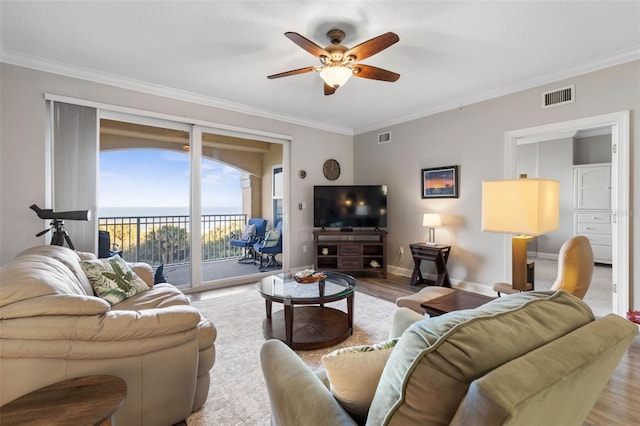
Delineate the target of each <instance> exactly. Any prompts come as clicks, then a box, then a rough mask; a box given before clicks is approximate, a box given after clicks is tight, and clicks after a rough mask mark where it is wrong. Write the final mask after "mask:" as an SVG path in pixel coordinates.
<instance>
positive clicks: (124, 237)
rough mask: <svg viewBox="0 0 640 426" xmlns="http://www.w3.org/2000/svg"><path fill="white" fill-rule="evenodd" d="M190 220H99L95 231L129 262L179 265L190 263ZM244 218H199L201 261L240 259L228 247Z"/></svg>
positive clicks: (144, 217)
mask: <svg viewBox="0 0 640 426" xmlns="http://www.w3.org/2000/svg"><path fill="white" fill-rule="evenodd" d="M189 222H190V221H189V216H126V217H122V216H121V217H101V218H99V220H98V229H99V230H101V231H108V232H109V234H110V237H111V244H112V247H110V249H111V250H122V251H123V258H124V259H125V260H126V261H128V262H146V263H148V264H150V265H151V266H157V265H160V264H163V263H164V264H165V265H180V264H186V263H189V262H190V256H191V249H190V247H191V237H190V233H191V232H192V231H193V229H192V227H191V226H190V223H189ZM246 222H247V215H246V214H226V215H202V221H201V223H200V230H199V231H200V235H201V236H202V261H203V262H207V261H212V260H222V259H228V258H233V257H238V256H241V255H242V254H243V253H242V250H241V249H238V248H237V247H232V246H231V236H232V235H234V234H237V233H241V232H242V230H243V228H244V225H245V223H246Z"/></svg>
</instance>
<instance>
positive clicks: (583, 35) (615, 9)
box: [0, 0, 640, 134]
mask: <svg viewBox="0 0 640 426" xmlns="http://www.w3.org/2000/svg"><path fill="white" fill-rule="evenodd" d="M0 5H1V9H0V14H1V17H0V18H1V21H0V23H1V30H0V41H1V45H0V46H1V51H0V54H1V56H0V58H1V60H2V62H7V63H13V64H17V65H24V66H29V67H33V68H37V69H44V70H48V71H53V72H57V73H62V74H68V75H72V76H76V77H80V78H86V79H89V80H94V81H99V82H106V83H109V84H115V85H118V86H122V87H128V88H134V89H137V90H143V91H147V92H153V93H159V94H163V95H165V96H172V97H177V98H182V99H188V100H191V101H195V102H201V103H204V104H208V105H214V106H223V107H225V108H228V109H232V110H237V111H244V112H250V113H254V114H258V115H262V116H267V117H272V118H279V119H284V120H287V121H291V122H297V123H303V124H308V125H313V126H317V127H320V128H326V129H330V130H334V131H339V132H343V133H347V134H352V133H356V134H357V133H361V132H363V131H367V130H372V129H377V128H380V127H383V126H386V125H390V124H393V123H398V122H403V121H406V120H409V119H413V118H417V117H421V116H424V115H428V114H433V113H435V112H439V111H444V110H448V109H452V108H458V107H460V106H464V105H468V104H470V103H473V102H477V101H480V100H484V99H489V98H492V97H495V96H499V95H503V94H506V93H511V92H514V91H517V90H522V89H525V88H529V87H533V86H536V85H539V84H544V83H548V82H552V81H556V80H559V79H562V78H566V77H570V76H574V75H578V74H581V73H584V72H588V71H592V70H595V69H600V68H603V67H607V66H610V65H615V64H619V63H624V62H627V61H630V60H634V59H639V58H640V1H623V2H613V1H586V2H582V1H544V2H543V1H499V2H485V1H331V2H329V1H314V2H302V1H187V2H183V1H162V2H160V1H155V2H151V1H118V2H116V1H71V2H66V1H65V2H63V1H8V0H1V3H0ZM334 27H338V28H341V29H343V30H344V31H345V32H346V33H347V36H346V38H345V40H344V42H343V44H344V45H346V46H350V47H353V46H355V45H356V44H359V43H361V42H363V41H365V40H368V39H370V38H372V37H375V36H378V35H380V34H383V33H385V32H387V31H393V32H395V33H396V34H398V35H399V37H400V41H399V42H398V43H397V44H395V45H393V46H391V47H390V48H388V49H386V50H384V51H382V52H380V53H378V54H377V55H375V56H373V57H371V58H368V59H366V60H364V61H363V63H365V64H368V65H373V66H376V67H380V68H384V69H388V70H390V71H394V72H397V73H399V74H400V75H401V77H400V80H398V81H397V82H395V83H387V82H380V81H374V80H367V79H363V78H352V79H351V80H350V81H349V82H348V83H347V84H346V85H345V86H344V87H341V88H340V89H339V90H338V91H337V92H336V94H335V95H333V96H324V94H323V89H322V81H321V79H320V77H319V76H318V75H317V74H316V73H308V74H302V75H297V76H292V77H286V78H280V79H276V80H268V79H267V78H266V76H267V75H270V74H275V73H278V72H282V71H288V70H292V69H297V68H302V67H306V66H310V65H318V64H319V62H318V61H317V60H316V59H314V57H313V56H311V55H310V54H309V53H307V52H306V51H304V50H302V49H301V48H300V47H298V46H297V45H295V44H294V43H292V42H291V41H290V40H288V39H287V38H286V37H285V36H284V35H283V34H284V32H286V31H294V32H298V33H300V34H302V35H303V36H305V37H307V38H309V39H311V40H312V41H314V42H315V43H317V44H319V45H321V46H325V45H327V44H329V43H328V41H327V40H326V37H325V33H326V32H327V31H328V30H329V29H331V28H334ZM639 78H640V77H639ZM576 91H577V96H579V88H577V90H576Z"/></svg>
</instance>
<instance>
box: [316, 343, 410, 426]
mask: <svg viewBox="0 0 640 426" xmlns="http://www.w3.org/2000/svg"><path fill="white" fill-rule="evenodd" d="M398 340H399V339H392V340H388V341H386V342H382V343H378V344H375V345H363V346H352V347H348V348H341V349H337V350H335V351H333V352H331V353H330V354H327V355H325V356H323V357H322V364H323V365H324V368H325V370H326V372H327V377H328V378H329V382H330V383H331V391H332V392H333V396H334V397H335V398H336V399H337V400H338V401H340V404H342V406H343V407H344V408H345V409H346V410H347V411H348V412H349V414H351V415H352V416H353V417H354V418H356V419H358V420H364V419H366V417H367V412H368V411H369V406H370V405H371V401H372V400H373V395H374V394H375V392H376V388H377V387H378V381H379V380H380V376H381V375H382V370H383V369H384V366H385V364H386V363H387V359H389V356H390V355H391V351H393V348H394V347H395V346H396V343H397V342H398Z"/></svg>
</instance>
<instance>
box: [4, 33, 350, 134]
mask: <svg viewBox="0 0 640 426" xmlns="http://www.w3.org/2000/svg"><path fill="white" fill-rule="evenodd" d="M0 62H3V63H7V64H10V65H16V66H21V67H25V68H31V69H35V70H38V71H44V72H48V73H52V74H58V75H62V76H65V77H72V78H77V79H80V80H86V81H91V82H94V83H99V84H106V85H108V86H114V87H119V88H122V89H127V90H133V91H136V92H142V93H147V94H150V95H157V96H162V97H165V98H171V99H176V100H179V101H185V102H190V103H194V104H198V105H204V106H209V107H213V108H220V109H224V110H228V111H234V112H238V113H242V114H247V115H252V116H255V117H260V118H267V119H270V120H276V121H283V122H286V123H290V124H295V125H299V126H304V127H311V128H315V129H319V130H326V131H329V132H333V133H339V134H345V135H349V136H353V129H351V128H348V127H342V126H335V125H332V124H328V123H323V122H320V121H314V120H308V119H303V118H300V117H295V116H291V115H286V114H280V113H275V112H273V111H269V110H265V109H262V108H256V107H253V106H250V105H245V104H240V103H236V102H230V101H226V100H223V99H218V98H214V97H211V96H204V95H200V94H197V93H193V92H188V91H185V90H179V89H173V88H171V87H166V86H161V85H157V84H152V83H147V82H144V81H140V80H135V79H131V78H126V77H122V76H118V75H114V74H109V73H105V72H101V71H96V70H93V69H88V68H82V67H76V66H70V65H67V64H63V63H60V62H56V61H51V60H47V59H43V58H39V57H35V56H30V55H24V54H19V53H15V52H11V51H8V50H6V49H4V48H3V46H1V45H0Z"/></svg>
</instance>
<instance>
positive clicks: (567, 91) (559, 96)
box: [542, 85, 576, 108]
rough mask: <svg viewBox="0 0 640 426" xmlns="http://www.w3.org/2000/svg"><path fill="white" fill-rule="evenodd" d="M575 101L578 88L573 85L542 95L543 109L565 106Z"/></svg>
mask: <svg viewBox="0 0 640 426" xmlns="http://www.w3.org/2000/svg"><path fill="white" fill-rule="evenodd" d="M575 100H576V86H575V85H571V86H567V87H562V88H560V89H554V90H551V91H549V92H546V93H543V94H542V108H549V107H552V106H558V105H563V104H567V103H570V102H575Z"/></svg>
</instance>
